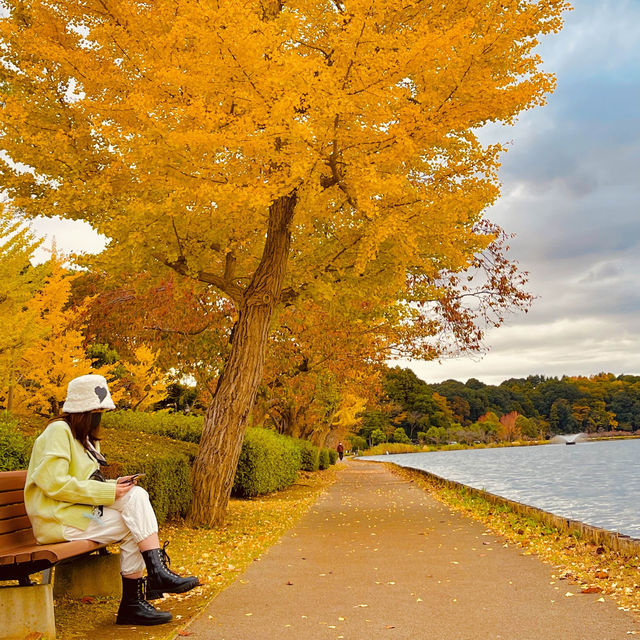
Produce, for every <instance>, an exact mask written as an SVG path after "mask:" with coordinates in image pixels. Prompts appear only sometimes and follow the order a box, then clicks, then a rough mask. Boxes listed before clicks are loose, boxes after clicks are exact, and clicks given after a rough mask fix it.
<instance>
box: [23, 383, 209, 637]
mask: <svg viewBox="0 0 640 640" xmlns="http://www.w3.org/2000/svg"><path fill="white" fill-rule="evenodd" d="M109 409H115V405H114V404H113V401H112V399H111V395H110V393H109V388H108V387H107V381H106V380H105V379H104V378H103V377H102V376H98V375H87V376H81V377H79V378H75V379H74V380H71V382H70V383H69V386H68V388H67V398H66V400H65V403H64V405H63V407H62V415H61V416H60V417H59V418H54V419H53V420H52V421H51V422H50V423H49V424H48V425H47V428H46V429H45V430H44V431H43V432H42V434H40V436H39V437H38V438H37V439H36V441H35V443H34V445H33V451H32V453H31V461H30V462H29V470H28V472H27V481H26V485H25V489H24V496H25V500H24V501H25V506H26V509H27V514H28V515H29V519H30V520H31V525H32V527H33V532H34V535H35V537H36V540H37V541H38V542H39V543H40V544H46V543H52V542H63V541H65V540H94V541H95V542H99V543H103V544H109V543H113V542H119V543H120V569H121V573H122V601H121V602H120V608H119V609H118V616H117V619H116V623H117V624H131V625H152V624H163V623H165V622H169V620H171V614H170V613H168V612H166V611H158V610H157V609H155V607H153V606H152V605H151V604H150V603H149V602H147V600H154V599H157V598H161V597H162V595H163V594H164V593H184V592H185V591H189V590H190V589H193V588H194V587H195V586H197V585H198V584H199V582H198V578H196V577H193V576H189V577H187V578H182V577H180V576H179V575H177V574H175V573H174V572H173V571H171V570H170V569H169V568H168V562H169V558H168V556H167V554H166V551H165V550H164V548H162V549H161V548H160V541H159V539H158V522H157V520H156V516H155V513H154V511H153V507H152V506H151V503H150V502H149V494H148V493H147V492H146V491H145V490H144V489H143V488H142V487H138V486H136V481H137V478H136V477H135V476H125V477H122V478H118V479H117V480H106V481H105V479H104V477H103V476H102V474H101V473H100V467H101V466H103V465H105V464H106V461H105V459H104V457H103V456H102V454H101V453H100V438H99V428H100V418H101V417H102V412H103V411H106V410H109ZM165 546H166V545H165ZM145 567H146V569H147V585H146V595H145V589H144V579H143V577H142V574H143V570H144V568H145Z"/></svg>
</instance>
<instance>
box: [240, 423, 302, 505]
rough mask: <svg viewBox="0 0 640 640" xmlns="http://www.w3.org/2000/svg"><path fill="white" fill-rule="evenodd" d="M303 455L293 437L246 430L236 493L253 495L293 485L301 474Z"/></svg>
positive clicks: (263, 430)
mask: <svg viewBox="0 0 640 640" xmlns="http://www.w3.org/2000/svg"><path fill="white" fill-rule="evenodd" d="M300 458H301V456H300V448H299V447H298V446H296V442H295V440H294V439H293V438H286V437H284V436H280V435H278V434H277V433H274V432H273V431H268V430H266V429H257V428H256V429H247V433H246V434H245V437H244V442H243V443H242V451H241V453H240V459H239V461H238V469H237V471H236V477H235V482H234V485H233V494H234V495H236V496H240V497H242V498H252V497H254V496H259V495H264V494H265V493H272V492H273V491H278V490H279V489H284V488H285V487H288V486H289V485H292V484H293V483H294V482H295V481H296V478H297V477H298V471H299V469H300Z"/></svg>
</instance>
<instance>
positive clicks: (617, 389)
mask: <svg viewBox="0 0 640 640" xmlns="http://www.w3.org/2000/svg"><path fill="white" fill-rule="evenodd" d="M637 429H640V377H639V376H632V375H620V376H615V375H613V374H610V373H600V374H598V375H595V376H590V377H568V376H563V377H562V378H555V377H545V376H540V375H532V376H528V377H527V378H511V379H509V380H505V381H504V382H502V383H501V384H499V385H497V386H496V385H488V384H484V383H483V382H480V381H479V380H476V379H475V378H470V379H469V380H467V382H466V383H462V382H459V381H457V380H447V381H445V382H442V383H439V384H427V383H426V382H424V381H423V380H420V379H419V378H418V377H417V376H416V374H415V373H414V372H413V371H411V370H410V369H402V368H400V367H395V368H393V369H388V370H387V371H386V372H385V375H384V378H383V385H382V394H381V396H380V398H379V403H378V405H377V406H375V407H367V409H366V410H365V411H364V412H362V414H361V422H360V426H359V429H358V431H357V433H356V435H355V440H354V446H358V447H364V446H370V445H375V444H380V443H382V442H407V443H408V442H417V443H421V444H444V443H450V442H465V443H473V442H492V441H514V440H538V439H545V438H548V437H550V436H553V435H555V434H563V433H578V432H585V433H597V432H609V431H615V430H620V431H625V432H631V431H634V430H637Z"/></svg>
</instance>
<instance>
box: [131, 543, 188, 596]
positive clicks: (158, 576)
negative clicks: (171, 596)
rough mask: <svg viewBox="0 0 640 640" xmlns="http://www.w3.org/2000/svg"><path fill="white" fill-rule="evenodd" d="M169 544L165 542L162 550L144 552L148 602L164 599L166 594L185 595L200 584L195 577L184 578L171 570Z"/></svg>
mask: <svg viewBox="0 0 640 640" xmlns="http://www.w3.org/2000/svg"><path fill="white" fill-rule="evenodd" d="M168 544H169V543H168V542H165V543H164V546H163V547H162V549H150V550H149V551H143V552H142V557H143V558H144V563H145V564H146V565H147V581H148V584H147V599H148V600H156V599H158V598H162V596H163V594H165V593H184V592H185V591H189V590H191V589H193V588H194V587H197V586H198V585H199V584H200V582H199V581H198V578H196V577H195V576H188V577H186V578H182V577H181V576H179V575H178V574H177V573H174V572H173V571H171V569H169V566H170V565H171V560H170V559H169V556H168V555H167V552H166V551H165V549H166V548H167V545H168Z"/></svg>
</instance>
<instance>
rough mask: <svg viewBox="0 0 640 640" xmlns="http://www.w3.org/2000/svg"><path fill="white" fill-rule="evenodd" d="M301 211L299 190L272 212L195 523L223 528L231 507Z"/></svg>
mask: <svg viewBox="0 0 640 640" xmlns="http://www.w3.org/2000/svg"><path fill="white" fill-rule="evenodd" d="M295 206H296V193H295V191H294V192H293V193H292V194H290V195H288V196H282V197H281V198H278V200H276V201H275V202H274V203H273V204H272V205H271V206H270V207H269V225H268V230H267V239H266V242H265V246H264V250H263V253H262V259H261V260H260V264H259V265H258V268H257V269H256V271H255V273H254V274H253V277H252V279H251V283H250V284H249V286H248V287H247V289H246V291H245V293H244V296H243V303H242V305H241V306H240V309H239V313H238V320H237V321H236V323H235V325H234V328H233V332H232V338H231V353H230V355H229V359H228V360H227V363H226V365H225V368H224V370H223V372H222V374H221V376H220V380H219V382H218V387H217V389H216V392H215V395H214V397H213V400H212V401H211V404H210V405H209V407H208V409H207V413H206V416H205V420H204V429H203V432H202V439H201V441H200V449H199V452H198V457H197V458H196V462H195V465H194V470H193V503H192V506H191V511H190V514H189V518H188V520H189V524H191V525H209V526H215V525H217V524H220V523H221V522H222V521H223V519H224V515H225V512H226V509H227V505H228V503H229V497H230V495H231V489H232V488H233V481H234V478H235V473H236V468H237V466H238V458H239V457H240V451H241V449H242V440H243V437H244V433H245V430H246V424H247V419H248V416H249V413H250V411H251V408H252V407H253V403H254V401H255V396H256V391H257V389H258V385H259V384H260V382H261V380H262V372H263V367H264V358H265V350H266V344H267V339H268V336H269V328H270V323H271V316H272V314H273V310H274V308H275V307H276V305H277V303H278V300H279V298H280V293H281V290H282V283H283V281H284V277H285V273H286V266H287V259H288V256H289V247H290V244H291V235H290V230H289V227H290V225H291V222H292V220H293V214H294V210H295Z"/></svg>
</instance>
